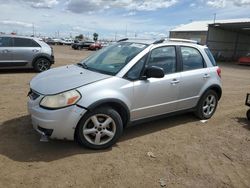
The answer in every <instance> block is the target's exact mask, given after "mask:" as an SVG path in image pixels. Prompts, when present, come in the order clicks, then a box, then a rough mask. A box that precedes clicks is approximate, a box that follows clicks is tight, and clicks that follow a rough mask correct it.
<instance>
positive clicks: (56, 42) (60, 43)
mask: <svg viewBox="0 0 250 188" xmlns="http://www.w3.org/2000/svg"><path fill="white" fill-rule="evenodd" d="M53 40H54V42H55V45H63V39H53Z"/></svg>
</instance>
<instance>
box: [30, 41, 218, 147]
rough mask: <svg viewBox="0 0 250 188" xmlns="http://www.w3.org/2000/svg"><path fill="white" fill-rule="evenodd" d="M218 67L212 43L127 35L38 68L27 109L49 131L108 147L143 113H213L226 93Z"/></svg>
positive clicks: (52, 135) (144, 116) (146, 117)
mask: <svg viewBox="0 0 250 188" xmlns="http://www.w3.org/2000/svg"><path fill="white" fill-rule="evenodd" d="M220 73H221V70H220V68H219V67H218V66H217V65H216V62H215V61H214V58H213V56H212V54H211V53H210V51H209V49H208V48H207V47H206V46H201V45H197V44H194V43H192V42H189V41H185V42H182V41H173V40H167V41H166V40H159V41H155V42H152V41H144V40H122V41H119V42H118V43H116V44H114V45H111V46H109V47H107V48H104V49H102V50H100V51H98V52H96V53H94V54H93V55H91V56H90V57H88V58H86V59H84V60H83V61H82V62H80V63H78V64H75V65H69V66H64V67H59V68H54V69H51V70H49V71H46V72H44V73H41V74H39V75H37V76H36V77H35V78H33V80H32V81H31V82H30V88H31V90H30V93H29V97H30V99H29V101H28V109H29V112H30V114H31V117H32V123H33V126H34V128H35V129H36V130H37V131H38V132H39V133H40V134H42V135H43V136H46V137H50V138H55V139H67V140H74V139H75V140H77V141H78V142H79V143H80V144H82V145H84V146H87V147H89V148H93V149H103V148H107V147H110V146H112V145H113V144H114V143H115V142H116V141H117V140H118V138H119V137H120V136H121V134H122V132H123V129H124V127H126V126H127V125H130V124H133V123H135V122H138V121H141V120H152V119H153V118H155V117H162V115H165V114H168V115H169V114H173V113H176V112H186V111H194V112H195V114H196V115H197V116H198V117H199V118H201V119H208V118H211V117H212V115H213V114H214V112H215V110H216V107H217V103H218V100H219V99H220V97H221V94H222V89H221V77H220V76H221V75H220Z"/></svg>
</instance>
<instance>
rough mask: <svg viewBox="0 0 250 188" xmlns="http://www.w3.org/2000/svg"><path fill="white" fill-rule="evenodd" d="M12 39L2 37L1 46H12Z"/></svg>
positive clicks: (0, 38) (0, 39)
mask: <svg viewBox="0 0 250 188" xmlns="http://www.w3.org/2000/svg"><path fill="white" fill-rule="evenodd" d="M11 46H12V40H11V37H0V47H11Z"/></svg>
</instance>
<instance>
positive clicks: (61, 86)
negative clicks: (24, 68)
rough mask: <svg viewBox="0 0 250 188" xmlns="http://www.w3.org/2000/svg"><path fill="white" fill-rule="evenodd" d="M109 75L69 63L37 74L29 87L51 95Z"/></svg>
mask: <svg viewBox="0 0 250 188" xmlns="http://www.w3.org/2000/svg"><path fill="white" fill-rule="evenodd" d="M109 77H111V76H110V75H106V74H101V73H97V72H93V71H90V70H87V69H84V68H82V67H79V66H77V65H69V66H63V67H58V68H53V69H50V70H48V71H45V72H43V73H40V74H38V75H37V76H35V77H34V78H33V79H32V80H31V82H30V87H31V89H33V90H35V91H37V92H39V93H41V94H44V95H51V94H56V93H60V92H63V91H67V90H70V89H74V88H77V87H80V86H84V85H87V84H90V83H93V82H97V81H99V80H103V79H107V78H109Z"/></svg>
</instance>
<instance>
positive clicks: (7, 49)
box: [0, 37, 12, 67]
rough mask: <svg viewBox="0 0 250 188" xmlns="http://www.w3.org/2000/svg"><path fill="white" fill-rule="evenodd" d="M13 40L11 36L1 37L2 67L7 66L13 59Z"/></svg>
mask: <svg viewBox="0 0 250 188" xmlns="http://www.w3.org/2000/svg"><path fill="white" fill-rule="evenodd" d="M11 46H12V40H11V38H10V37H0V67H7V66H8V65H10V64H11V61H12V47H11Z"/></svg>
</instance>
